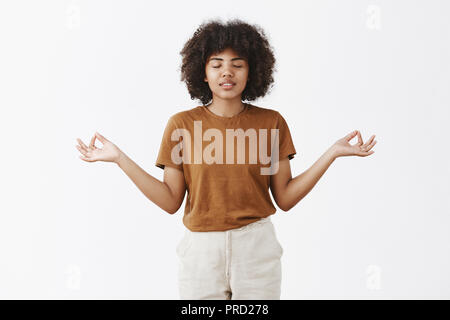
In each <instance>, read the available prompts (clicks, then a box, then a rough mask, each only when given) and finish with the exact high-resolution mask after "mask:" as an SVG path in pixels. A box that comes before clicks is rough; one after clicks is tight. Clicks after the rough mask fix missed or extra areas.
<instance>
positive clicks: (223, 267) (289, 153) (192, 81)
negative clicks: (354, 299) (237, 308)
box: [77, 19, 376, 300]
mask: <svg viewBox="0 0 450 320" xmlns="http://www.w3.org/2000/svg"><path fill="white" fill-rule="evenodd" d="M181 55H182V57H183V60H182V66H181V74H182V77H181V80H182V81H185V82H186V84H187V88H188V91H189V93H190V96H191V98H192V99H198V100H200V101H201V102H202V105H200V106H197V107H195V108H192V109H189V110H185V111H181V112H178V113H176V114H174V115H172V116H171V117H170V118H169V121H168V123H167V126H166V128H165V131H164V134H163V138H162V142H161V147H160V150H159V154H158V157H157V160H156V166H158V167H160V168H162V169H164V180H163V181H160V180H158V179H156V178H154V177H153V176H151V175H149V174H148V173H147V172H145V171H144V170H143V169H141V168H140V167H139V166H138V165H137V164H136V163H135V162H133V160H131V159H130V158H129V157H128V156H127V155H126V154H125V153H124V152H122V151H121V150H120V149H119V148H118V147H117V146H116V145H114V144H113V143H112V142H111V141H109V140H108V139H106V138H105V137H103V136H102V135H101V134H99V133H98V132H96V133H95V135H94V136H93V137H92V139H91V141H90V145H89V146H86V145H85V144H84V143H83V142H82V141H81V140H80V139H77V140H78V143H79V145H77V149H78V150H79V151H80V152H81V153H82V155H81V156H80V158H81V159H82V160H84V161H87V162H93V161H110V162H115V163H117V164H118V166H119V167H120V168H121V169H122V170H123V171H124V172H125V173H126V174H127V175H128V176H129V177H130V179H131V180H132V181H133V182H134V183H135V184H136V186H137V187H138V188H139V189H140V190H141V191H142V192H143V193H144V194H145V196H146V197H147V198H149V199H150V200H151V201H153V202H154V203H155V204H157V205H158V206H159V207H160V208H162V209H163V210H164V211H166V212H168V213H170V214H174V213H175V212H177V211H178V209H179V208H180V206H181V204H182V203H183V200H184V196H185V193H186V190H187V199H186V205H185V209H184V216H183V223H184V225H185V226H186V233H185V235H184V237H183V238H182V239H181V241H180V242H179V244H178V246H177V255H178V258H179V269H178V270H179V272H178V281H179V291H180V297H181V299H241V300H242V299H280V288H281V256H282V254H283V249H282V247H281V245H280V243H279V242H278V239H277V236H276V233H275V229H274V226H273V224H272V222H271V220H270V215H272V214H274V213H275V212H276V209H275V207H274V205H273V203H272V201H271V198H270V195H269V189H270V191H271V193H272V196H273V199H274V200H275V202H276V204H277V205H278V207H279V208H280V209H281V210H283V211H288V210H290V209H291V208H292V207H294V206H295V205H296V204H297V203H298V202H299V201H300V200H301V199H302V198H304V197H305V196H306V195H307V194H308V193H309V191H310V190H311V189H312V188H313V187H314V185H315V184H316V183H317V181H318V180H319V179H320V177H321V176H322V175H323V174H324V173H325V171H326V170H327V169H328V167H329V166H330V165H331V163H332V162H333V161H334V160H335V159H336V158H338V157H344V156H353V155H355V156H360V157H365V156H368V155H371V154H373V152H374V151H371V149H372V147H373V146H374V145H375V143H376V141H375V140H374V137H375V136H374V135H373V136H372V137H371V138H370V139H369V140H368V141H367V142H366V143H363V141H362V138H361V134H360V133H359V131H357V130H355V131H353V132H351V133H349V134H348V135H346V136H345V137H343V138H342V139H339V140H337V141H336V142H335V143H334V144H333V145H332V146H331V147H330V148H329V149H328V150H326V152H325V153H324V154H323V155H322V156H321V157H320V158H319V159H318V160H317V161H316V162H315V163H314V164H313V165H312V166H311V167H310V168H309V169H308V170H306V171H305V172H303V173H302V174H300V175H298V176H296V177H295V178H292V175H291V169H290V164H289V160H291V159H293V158H294V155H295V154H296V150H295V148H294V144H293V142H292V138H291V134H290V131H289V128H288V125H287V123H286V121H285V119H284V118H283V117H282V116H281V114H280V113H279V112H277V111H275V110H272V109H269V108H263V107H258V106H255V105H253V104H250V103H244V102H243V100H246V101H253V100H255V99H256V98H258V97H263V96H264V95H265V94H266V93H267V91H268V89H269V86H270V85H271V84H272V83H273V77H272V74H273V70H274V64H275V58H274V55H273V52H272V50H271V47H270V45H269V42H268V40H267V38H266V36H265V34H264V31H263V30H262V29H261V28H260V27H259V26H252V25H249V24H247V23H245V22H243V21H240V20H237V19H236V20H232V21H229V22H228V23H227V24H223V23H221V22H219V21H210V22H207V23H203V24H202V25H201V26H200V27H199V28H198V29H197V30H196V32H195V33H194V35H193V36H192V38H191V39H189V40H188V41H187V42H186V44H185V46H184V48H183V49H182V51H181ZM356 136H357V137H358V142H357V143H356V144H354V145H351V144H350V143H349V141H350V140H351V139H352V138H354V137H356ZM96 139H98V140H100V142H101V143H102V144H103V148H98V147H96V146H95V140H96Z"/></svg>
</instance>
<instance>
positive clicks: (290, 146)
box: [277, 111, 297, 160]
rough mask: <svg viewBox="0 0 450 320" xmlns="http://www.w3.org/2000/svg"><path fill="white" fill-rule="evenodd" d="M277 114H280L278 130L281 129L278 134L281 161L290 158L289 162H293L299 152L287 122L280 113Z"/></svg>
mask: <svg viewBox="0 0 450 320" xmlns="http://www.w3.org/2000/svg"><path fill="white" fill-rule="evenodd" d="M277 113H278V124H277V129H279V131H278V133H279V143H280V145H279V146H280V149H279V150H280V151H279V159H280V160H281V159H284V158H286V157H288V158H289V160H291V159H293V158H294V155H295V154H296V153H297V151H296V150H295V147H294V143H293V141H292V136H291V132H290V130H289V127H288V125H287V123H286V120H285V119H284V118H283V116H282V115H281V114H280V113H279V112H278V111H277Z"/></svg>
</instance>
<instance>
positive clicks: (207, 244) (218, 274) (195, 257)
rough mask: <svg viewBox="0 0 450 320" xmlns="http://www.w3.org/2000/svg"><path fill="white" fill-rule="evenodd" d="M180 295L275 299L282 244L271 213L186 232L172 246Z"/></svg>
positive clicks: (216, 298) (279, 288)
mask: <svg viewBox="0 0 450 320" xmlns="http://www.w3.org/2000/svg"><path fill="white" fill-rule="evenodd" d="M176 250H177V255H178V259H179V264H178V286H179V293H180V298H181V299H182V300H185V299H191V300H211V299H213V300H230V299H231V300H250V299H255V300H264V299H267V300H269V299H270V300H279V299H280V291H281V256H282V255H283V248H282V247H281V245H280V243H279V241H278V239H277V237H276V234H275V228H274V226H273V224H272V221H271V220H270V216H268V217H266V218H262V219H260V220H258V221H256V222H253V223H250V224H248V225H246V226H244V227H241V228H237V229H232V230H226V231H208V232H193V231H190V230H188V229H186V232H185V234H184V236H183V238H182V239H181V241H180V243H179V244H178V246H177V249H176Z"/></svg>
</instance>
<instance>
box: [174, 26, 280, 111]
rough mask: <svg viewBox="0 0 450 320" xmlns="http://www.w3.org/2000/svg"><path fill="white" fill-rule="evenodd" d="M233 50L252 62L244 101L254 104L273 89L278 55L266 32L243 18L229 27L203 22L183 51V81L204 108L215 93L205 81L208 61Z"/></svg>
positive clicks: (242, 96) (249, 63)
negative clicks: (274, 52)
mask: <svg viewBox="0 0 450 320" xmlns="http://www.w3.org/2000/svg"><path fill="white" fill-rule="evenodd" d="M227 48H231V49H233V50H234V51H235V52H236V53H237V54H239V56H241V57H244V58H245V59H246V60H247V61H248V65H249V73H248V78H249V81H248V82H247V86H246V87H245V89H244V91H243V92H242V95H241V100H246V101H252V100H255V99H256V98H258V97H263V96H265V95H266V93H267V92H268V91H269V90H270V89H271V84H272V83H273V82H274V80H273V72H274V71H276V68H275V56H274V54H273V49H272V47H271V45H270V44H269V41H268V40H267V37H266V34H265V33H264V30H263V29H262V28H261V27H260V26H259V25H250V24H248V23H246V22H244V21H242V20H240V19H233V20H230V21H228V22H227V23H226V24H224V23H222V21H221V20H220V19H213V20H207V21H206V22H203V23H202V24H201V25H200V26H199V27H198V28H197V30H196V31H195V32H194V34H193V36H192V37H191V38H190V39H189V40H188V41H187V42H186V43H185V45H184V47H183V49H182V50H181V51H180V54H181V56H182V64H181V81H184V82H186V85H187V89H188V91H189V94H190V96H191V99H192V100H194V99H199V100H200V101H201V102H202V103H203V104H204V105H206V104H207V103H208V102H210V101H211V100H212V92H211V89H210V88H209V85H208V83H206V82H205V81H204V78H205V76H206V75H205V66H206V60H207V59H208V57H209V56H210V55H211V54H216V53H219V52H222V51H223V50H225V49H227Z"/></svg>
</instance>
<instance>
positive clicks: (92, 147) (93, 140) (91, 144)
mask: <svg viewBox="0 0 450 320" xmlns="http://www.w3.org/2000/svg"><path fill="white" fill-rule="evenodd" d="M95 138H96V136H95V134H94V136H93V137H92V139H91V143H90V144H89V148H91V149H95Z"/></svg>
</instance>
